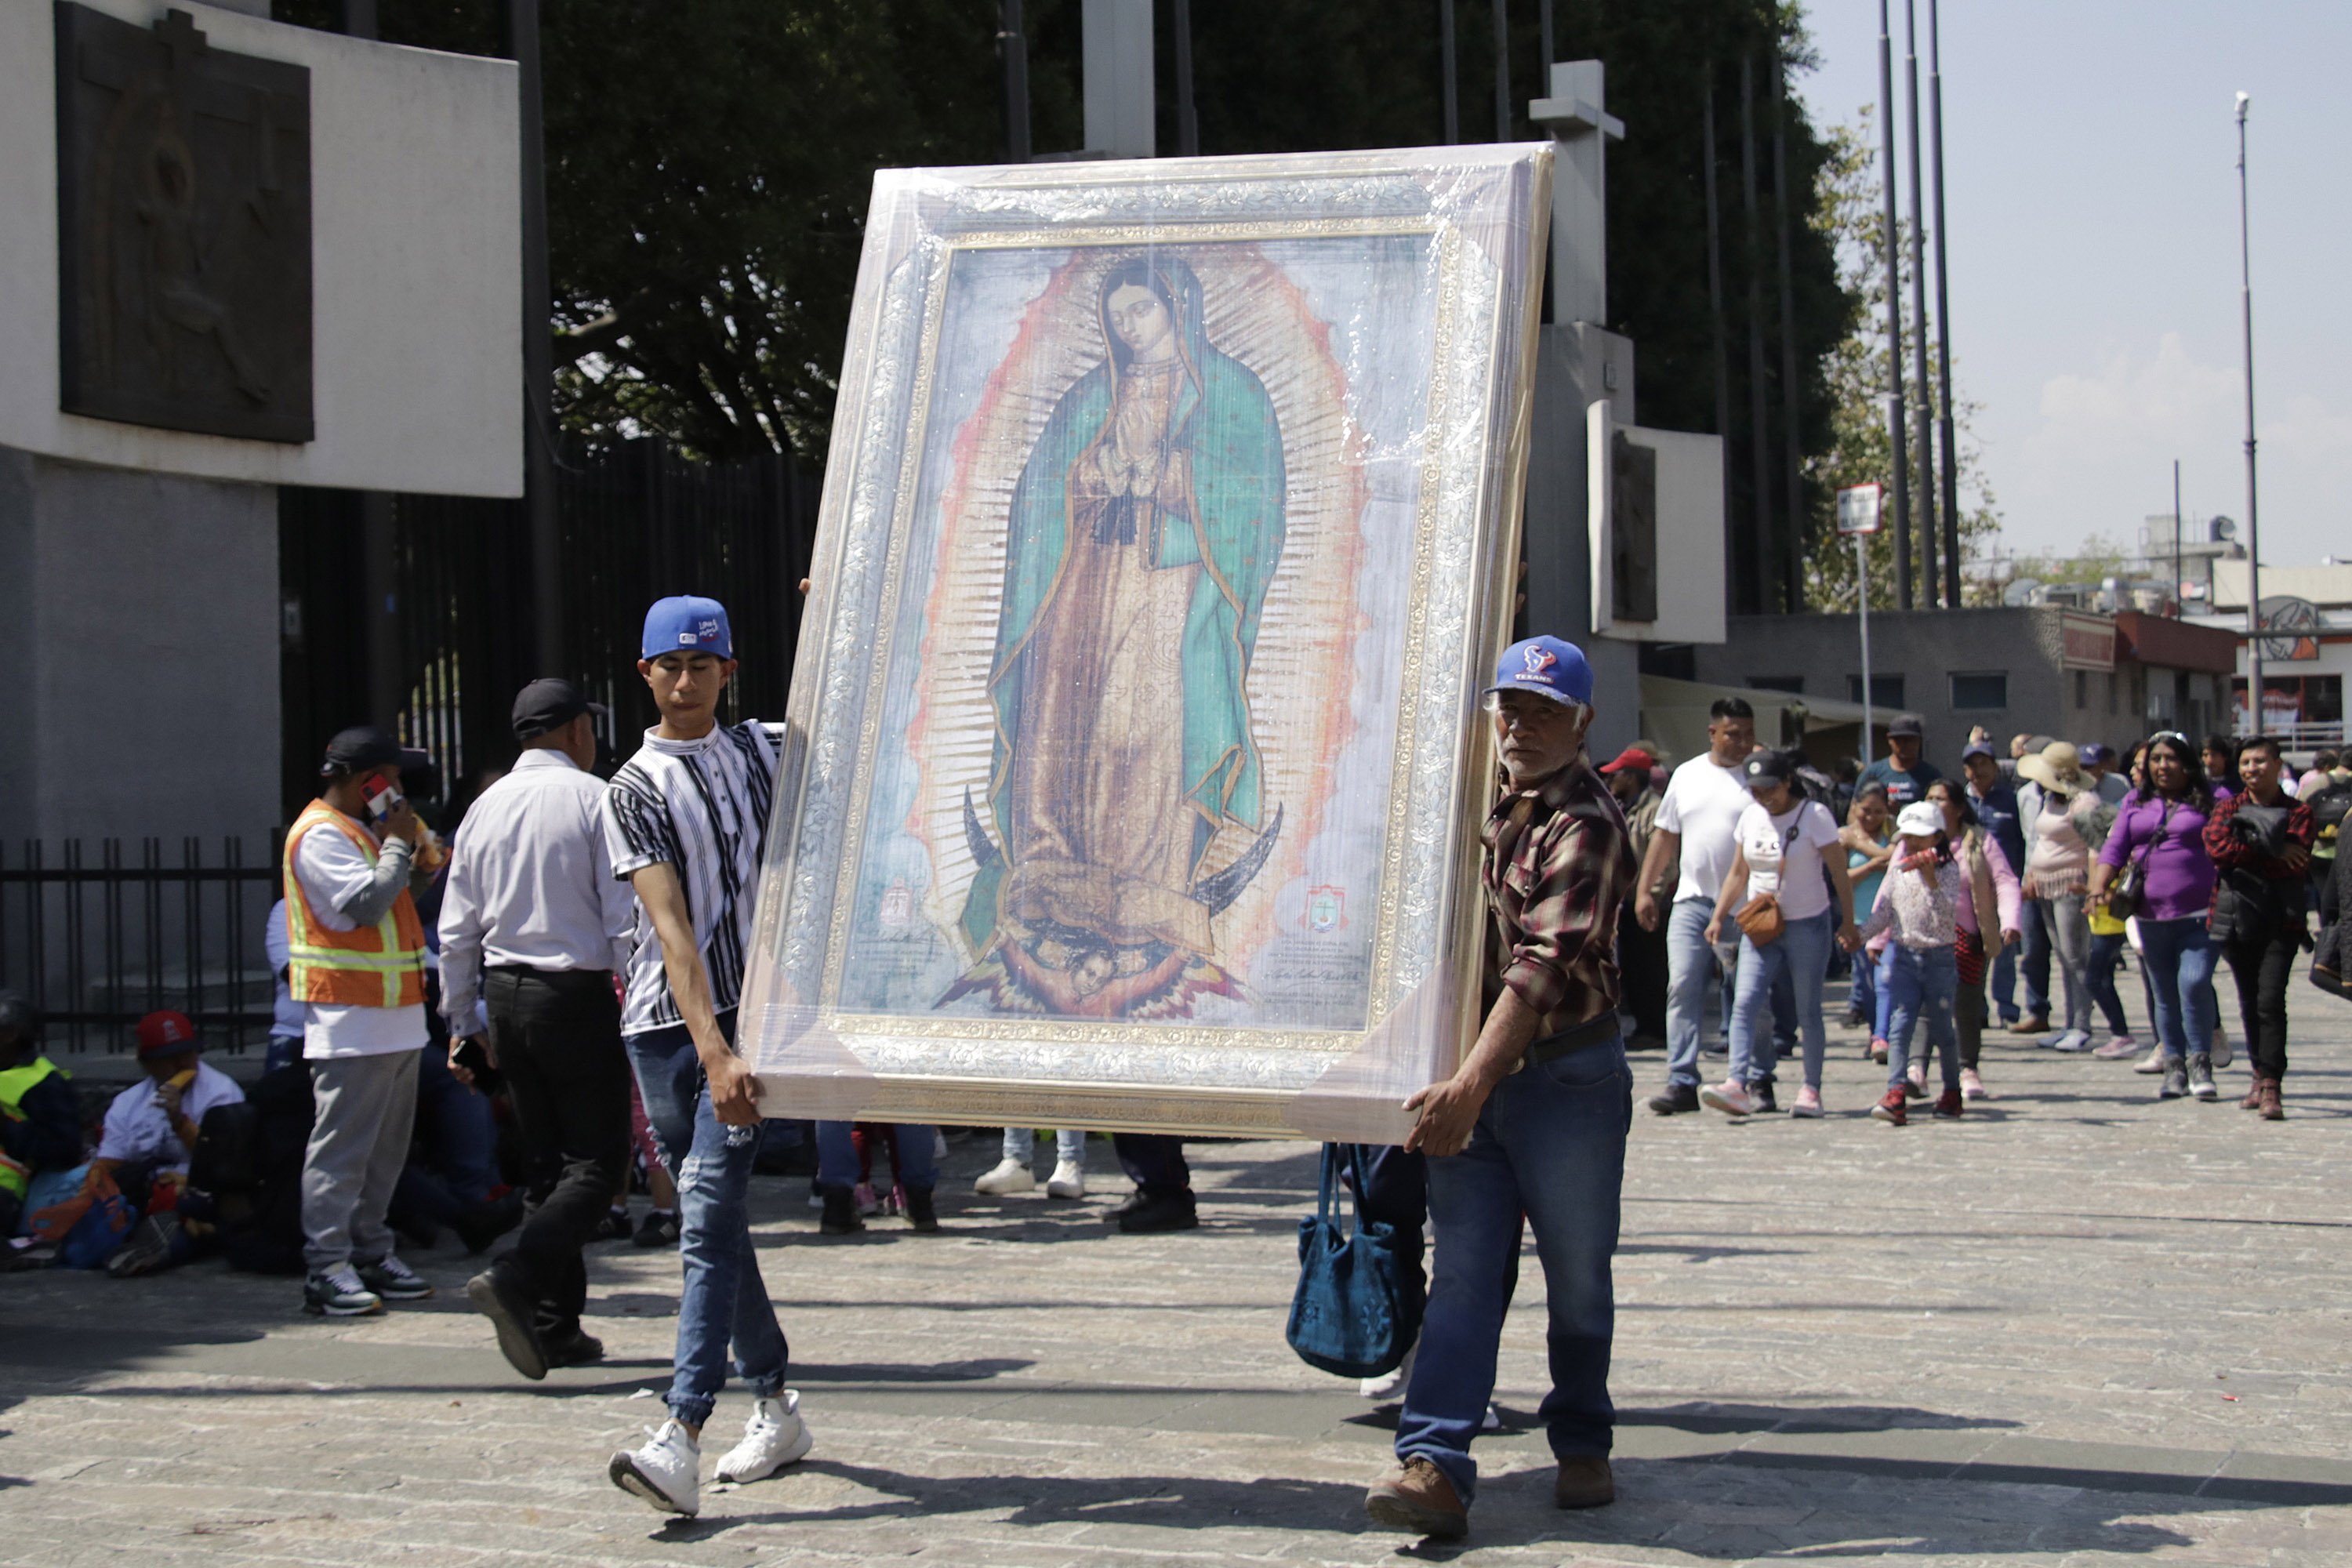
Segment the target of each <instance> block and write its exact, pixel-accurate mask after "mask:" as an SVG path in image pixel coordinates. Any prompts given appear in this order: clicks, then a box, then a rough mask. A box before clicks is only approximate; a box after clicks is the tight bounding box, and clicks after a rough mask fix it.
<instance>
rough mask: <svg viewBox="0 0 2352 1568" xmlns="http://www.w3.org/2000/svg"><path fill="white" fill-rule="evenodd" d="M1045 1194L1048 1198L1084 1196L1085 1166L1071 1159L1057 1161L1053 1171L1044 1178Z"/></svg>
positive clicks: (1085, 1182)
mask: <svg viewBox="0 0 2352 1568" xmlns="http://www.w3.org/2000/svg"><path fill="white" fill-rule="evenodd" d="M1045 1195H1046V1196H1047V1197H1049V1198H1082V1197H1085V1196H1086V1195H1087V1168H1086V1167H1085V1166H1084V1165H1081V1164H1079V1163H1076V1161H1073V1160H1062V1161H1057V1162H1056V1163H1055V1166H1054V1173H1053V1174H1052V1175H1051V1176H1048V1177H1047V1178H1046V1179H1045Z"/></svg>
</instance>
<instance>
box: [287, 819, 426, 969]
mask: <svg viewBox="0 0 2352 1568" xmlns="http://www.w3.org/2000/svg"><path fill="white" fill-rule="evenodd" d="M321 826H327V827H332V828H333V829H334V830H335V831H337V832H339V833H341V835H342V836H343V837H346V838H348V839H350V840H351V841H352V844H354V845H356V846H357V847H358V848H359V851H360V853H361V854H362V855H364V856H366V857H367V862H368V864H369V865H371V866H373V865H374V864H375V863H376V858H377V847H376V842H375V840H374V839H373V837H370V836H369V835H368V834H367V833H366V832H365V831H364V830H363V829H362V828H361V826H359V824H357V823H355V822H353V821H352V819H351V818H350V817H348V816H344V815H343V814H342V813H341V812H340V811H337V810H336V809H335V808H334V807H333V806H331V805H328V804H327V803H326V802H325V801H323V800H314V801H312V802H311V803H310V805H307V806H305V807H303V809H302V815H301V816H298V817H296V818H295V819H294V827H293V830H292V831H291V832H289V833H288V834H287V835H286V956H287V961H288V963H287V966H288V969H289V971H290V974H289V981H288V988H289V990H290V991H291V992H292V994H293V995H294V999H295V1000H296V1001H298V1002H324V1003H326V1004H328V1005H331V1006H341V1007H415V1006H421V1005H423V1004H424V1001H425V925H424V922H423V921H419V920H418V919H417V918H416V904H415V900H412V899H411V898H410V897H409V896H408V889H406V888H403V889H400V896H399V897H398V898H395V899H394V900H392V908H390V909H388V910H385V911H384V913H383V919H382V920H380V921H376V923H375V924H373V925H372V926H361V927H359V928H358V929H356V930H353V931H330V930H328V929H327V928H326V927H325V926H323V925H321V924H320V923H319V918H318V916H317V915H315V914H313V913H312V912H311V910H310V894H309V893H307V892H305V891H304V890H303V888H302V879H301V878H299V876H297V875H295V872H294V857H295V854H296V852H297V851H299V849H300V848H301V847H302V837H303V835H305V834H307V833H310V831H312V830H313V829H315V828H318V827H321Z"/></svg>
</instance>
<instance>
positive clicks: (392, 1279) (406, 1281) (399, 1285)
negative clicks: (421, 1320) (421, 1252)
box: [360, 1252, 433, 1301]
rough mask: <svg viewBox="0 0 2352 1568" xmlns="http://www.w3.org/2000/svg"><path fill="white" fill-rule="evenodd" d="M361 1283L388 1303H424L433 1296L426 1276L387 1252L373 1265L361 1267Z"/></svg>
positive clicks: (395, 1255)
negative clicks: (423, 1301)
mask: <svg viewBox="0 0 2352 1568" xmlns="http://www.w3.org/2000/svg"><path fill="white" fill-rule="evenodd" d="M360 1283H361V1284H362V1285H364V1286H366V1287H367V1288H368V1289H371V1290H373V1291H374V1292H375V1293H376V1294H377V1295H379V1296H381V1297H383V1299H384V1300H387V1301H422V1300H425V1298H427V1297H429V1296H431V1295H432V1294H433V1287H432V1286H431V1285H430V1284H428V1283H426V1281H425V1276H423V1275H422V1274H419V1273H418V1272H416V1270H415V1269H414V1268H410V1267H409V1266H408V1265H407V1264H405V1263H403V1262H402V1261H401V1260H400V1256H399V1254H397V1253H392V1252H387V1253H385V1254H384V1255H383V1257H382V1258H378V1259H376V1261H374V1262H373V1263H362V1264H361V1265H360Z"/></svg>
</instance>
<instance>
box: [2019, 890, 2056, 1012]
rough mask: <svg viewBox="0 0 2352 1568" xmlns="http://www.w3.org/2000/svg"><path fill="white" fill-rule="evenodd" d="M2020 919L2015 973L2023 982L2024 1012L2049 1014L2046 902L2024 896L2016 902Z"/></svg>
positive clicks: (2048, 955) (2048, 948) (2048, 941)
mask: <svg viewBox="0 0 2352 1568" xmlns="http://www.w3.org/2000/svg"><path fill="white" fill-rule="evenodd" d="M2018 918H2019V919H2020V920H2021V921H2024V923H2025V930H2024V931H2023V932H2022V933H2021V934H2022V935H2023V936H2024V938H2025V952H2024V953H2023V954H2022V955H2021V956H2020V957H2019V959H2018V961H2017V973H2018V977H2019V978H2020V979H2021V980H2023V981H2024V982H2025V1016H2027V1017H2029V1018H2047V1017H2049V1016H2050V904H2049V901H2048V900H2044V899H2026V900H2021V902H2020V903H2019V904H2018Z"/></svg>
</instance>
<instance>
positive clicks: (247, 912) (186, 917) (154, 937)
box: [0, 834, 279, 1051]
mask: <svg viewBox="0 0 2352 1568" xmlns="http://www.w3.org/2000/svg"><path fill="white" fill-rule="evenodd" d="M278 844H279V839H278V836H277V835H275V834H273V835H271V837H270V838H269V840H268V842H267V843H260V844H248V842H247V840H244V839H241V838H223V839H220V840H218V841H217V853H216V854H215V855H212V856H208V855H207V844H206V841H205V840H202V839H198V838H194V837H190V838H184V839H182V840H180V843H179V846H178V853H177V855H176V856H173V855H171V854H168V853H167V852H166V847H165V844H164V841H163V839H160V838H146V839H141V840H139V841H138V842H137V844H136V846H135V847H132V848H130V849H126V847H125V845H124V841H123V840H121V839H120V838H107V839H101V840H100V841H99V843H98V845H97V853H96V855H95V857H93V856H92V855H91V854H90V852H89V847H88V846H87V845H85V844H84V843H83V841H82V840H80V839H78V838H69V839H66V840H64V841H63V842H61V843H51V844H44V843H42V842H40V841H39V840H37V839H28V840H24V841H22V842H20V843H18V844H17V845H16V847H14V848H13V849H12V848H11V847H10V846H8V845H7V844H5V843H0V986H5V987H7V988H8V989H10V990H13V991H16V992H18V993H19V994H22V995H23V996H24V997H25V998H26V1000H27V1001H29V1002H30V1003H32V1005H33V1006H34V1007H35V1008H36V1009H37V1011H38V1012H39V1013H40V1014H41V1016H42V1019H43V1022H44V1025H45V1036H44V1037H45V1040H46V1043H47V1045H48V1046H49V1047H51V1048H57V1047H64V1048H67V1049H70V1050H75V1051H84V1050H88V1049H89V1048H90V1047H92V1046H93V1045H95V1046H96V1047H98V1048H100V1049H101V1050H121V1049H128V1048H130V1047H131V1044H132V1043H133V1042H132V1031H133V1030H134V1029H135V1027H136V1026H137V1025H138V1023H139V1020H140V1019H142V1018H143V1017H145V1016H147V1015H148V1014H150V1013H152V1012H156V1011H159V1010H161V1009H163V1008H166V1007H168V1008H173V1009H175V1010H176V1011H179V1012H182V1013H184V1014H186V1015H187V1016H188V1017H189V1018H190V1020H191V1021H193V1022H194V1024H195V1025H196V1026H197V1028H198V1030H199V1031H200V1032H201V1033H202V1035H203V1036H204V1037H205V1043H206V1045H207V1046H208V1047H226V1048H227V1049H228V1050H230V1051H242V1050H244V1049H245V1047H247V1046H248V1045H253V1044H257V1043H260V1042H263V1041H266V1040H267V1039H268V1035H269V1025H270V1018H271V1002H272V999H273V998H274V997H275V995H276V994H277V984H276V978H275V976H274V975H273V973H271V970H270V967H269V960H268V945H267V938H266V922H267V921H268V915H269V910H270V906H271V905H272V904H273V903H274V902H276V900H277V898H278Z"/></svg>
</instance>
